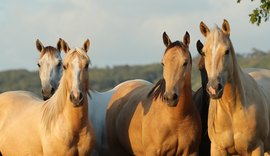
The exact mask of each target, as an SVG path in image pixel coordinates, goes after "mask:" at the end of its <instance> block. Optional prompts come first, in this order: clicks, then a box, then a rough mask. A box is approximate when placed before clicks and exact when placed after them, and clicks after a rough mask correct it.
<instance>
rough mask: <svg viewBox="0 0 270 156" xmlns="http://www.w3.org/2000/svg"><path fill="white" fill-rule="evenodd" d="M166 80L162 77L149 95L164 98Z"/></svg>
mask: <svg viewBox="0 0 270 156" xmlns="http://www.w3.org/2000/svg"><path fill="white" fill-rule="evenodd" d="M165 84H166V82H165V80H164V79H160V80H159V81H158V82H157V83H156V85H155V86H154V87H153V88H152V89H151V90H150V92H149V93H148V95H147V97H148V98H149V97H150V96H152V95H153V96H154V99H155V100H156V99H157V98H158V97H161V98H162V99H163V96H164V93H165V86H166V85H165Z"/></svg>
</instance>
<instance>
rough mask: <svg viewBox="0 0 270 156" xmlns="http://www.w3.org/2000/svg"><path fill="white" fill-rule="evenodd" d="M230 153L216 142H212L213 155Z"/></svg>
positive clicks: (224, 155)
mask: <svg viewBox="0 0 270 156" xmlns="http://www.w3.org/2000/svg"><path fill="white" fill-rule="evenodd" d="M227 155H228V153H227V151H226V150H224V149H220V148H218V147H217V146H216V145H215V144H214V143H211V156H227Z"/></svg>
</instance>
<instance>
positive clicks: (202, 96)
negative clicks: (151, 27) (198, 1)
mask: <svg viewBox="0 0 270 156" xmlns="http://www.w3.org/2000/svg"><path fill="white" fill-rule="evenodd" d="M196 47H197V51H198V53H199V54H200V55H201V56H200V59H199V63H198V69H199V71H200V74H201V84H202V87H200V88H199V89H198V90H197V91H196V92H194V93H193V95H192V99H193V101H194V103H195V104H196V106H197V108H198V110H199V112H200V117H201V123H202V133H201V134H202V135H201V144H200V147H199V155H203V156H210V147H211V146H210V145H211V142H210V139H209V136H208V132H207V131H208V127H207V123H208V109H209V95H208V93H207V91H206V85H207V82H208V77H207V72H206V70H205V64H204V57H203V56H202V51H201V49H202V48H203V44H202V43H201V41H200V40H198V41H197V44H196Z"/></svg>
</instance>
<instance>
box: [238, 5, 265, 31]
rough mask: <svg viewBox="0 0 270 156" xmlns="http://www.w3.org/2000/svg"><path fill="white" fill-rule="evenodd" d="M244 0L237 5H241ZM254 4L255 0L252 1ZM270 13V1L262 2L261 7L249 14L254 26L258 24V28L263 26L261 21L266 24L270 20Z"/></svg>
mask: <svg viewBox="0 0 270 156" xmlns="http://www.w3.org/2000/svg"><path fill="white" fill-rule="evenodd" d="M241 1H242V0H237V3H240V2H241ZM251 1H252V2H253V1H254V0H251ZM269 12H270V0H261V4H260V6H259V7H257V8H255V9H254V10H253V11H252V13H250V14H249V17H250V22H251V23H252V24H254V23H256V24H257V25H258V26H259V25H260V24H261V21H262V20H264V22H266V21H267V20H268V19H269Z"/></svg>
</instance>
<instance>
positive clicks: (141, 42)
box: [0, 0, 270, 71]
mask: <svg viewBox="0 0 270 156" xmlns="http://www.w3.org/2000/svg"><path fill="white" fill-rule="evenodd" d="M257 6H258V2H251V1H250V0H242V2H241V3H240V4H239V3H237V2H236V0H218V1H217V0H194V1H188V0H186V1H183V0H182V1H181V0H110V1H109V0H34V1H33V0H23V1H22V0H1V3H0V47H1V50H0V70H1V71H2V70H9V69H27V70H31V71H32V70H37V69H38V67H37V61H38V58H39V52H38V51H37V49H36V45H35V42H36V40H37V39H39V40H40V41H41V42H42V43H43V45H44V46H48V45H51V46H56V43H57V41H58V39H59V38H60V37H61V38H63V39H64V40H65V41H66V42H67V43H68V44H69V46H70V47H71V48H75V47H82V45H83V43H84V41H85V40H86V39H87V38H89V39H90V42H91V43H90V50H89V52H88V55H89V56H90V58H91V61H92V64H93V66H94V67H106V66H109V67H113V66H116V65H126V64H129V65H138V64H150V63H158V62H160V61H161V59H162V56H163V53H164V50H165V46H164V44H163V41H162V34H163V32H164V31H166V33H167V34H168V35H169V37H170V38H171V40H172V41H175V40H180V41H182V39H183V36H184V34H185V32H186V31H188V32H189V34H190V40H191V43H190V51H191V53H192V56H195V55H197V51H196V41H197V40H198V39H200V40H202V42H203V41H204V37H203V36H202V35H201V33H200V30H199V23H200V22H201V21H203V22H204V23H205V24H206V25H207V26H208V27H209V28H213V27H214V25H215V24H217V25H218V26H221V24H222V22H223V19H227V20H228V21H229V23H230V27H231V35H230V37H231V40H232V43H233V45H234V49H235V51H236V52H237V53H246V52H251V51H252V49H253V48H257V49H260V50H263V51H269V50H270V42H269V41H270V40H269V36H270V21H269V22H266V23H264V22H263V23H262V24H261V25H260V26H259V27H258V26H256V25H253V24H251V23H250V22H249V17H248V14H249V13H251V11H252V9H254V8H255V7H257Z"/></svg>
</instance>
